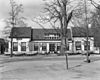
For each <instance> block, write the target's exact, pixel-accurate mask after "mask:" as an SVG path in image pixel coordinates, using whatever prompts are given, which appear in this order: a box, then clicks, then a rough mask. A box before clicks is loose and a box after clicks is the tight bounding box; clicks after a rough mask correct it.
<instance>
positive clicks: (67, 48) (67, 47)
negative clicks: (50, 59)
mask: <svg viewBox="0 0 100 80" xmlns="http://www.w3.org/2000/svg"><path fill="white" fill-rule="evenodd" d="M66 50H67V51H69V43H68V44H67V46H66Z"/></svg>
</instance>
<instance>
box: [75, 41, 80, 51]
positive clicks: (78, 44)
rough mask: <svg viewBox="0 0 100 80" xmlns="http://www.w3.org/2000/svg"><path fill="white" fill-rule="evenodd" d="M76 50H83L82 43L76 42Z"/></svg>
mask: <svg viewBox="0 0 100 80" xmlns="http://www.w3.org/2000/svg"><path fill="white" fill-rule="evenodd" d="M75 46H76V50H81V41H76V42H75Z"/></svg>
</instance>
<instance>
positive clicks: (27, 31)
mask: <svg viewBox="0 0 100 80" xmlns="http://www.w3.org/2000/svg"><path fill="white" fill-rule="evenodd" d="M11 33H12V37H13V38H31V27H14V28H12V30H11ZM10 38H11V34H10Z"/></svg>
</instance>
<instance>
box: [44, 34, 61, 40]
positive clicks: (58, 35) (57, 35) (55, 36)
mask: <svg viewBox="0 0 100 80" xmlns="http://www.w3.org/2000/svg"><path fill="white" fill-rule="evenodd" d="M59 38H60V34H58V33H49V34H45V39H59Z"/></svg>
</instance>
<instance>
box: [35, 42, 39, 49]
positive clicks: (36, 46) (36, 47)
mask: <svg viewBox="0 0 100 80" xmlns="http://www.w3.org/2000/svg"><path fill="white" fill-rule="evenodd" d="M38 49H39V47H38V44H37V43H35V44H34V51H38Z"/></svg>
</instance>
